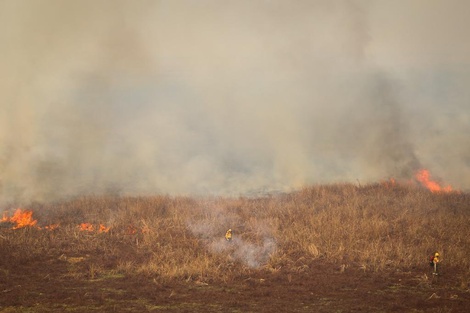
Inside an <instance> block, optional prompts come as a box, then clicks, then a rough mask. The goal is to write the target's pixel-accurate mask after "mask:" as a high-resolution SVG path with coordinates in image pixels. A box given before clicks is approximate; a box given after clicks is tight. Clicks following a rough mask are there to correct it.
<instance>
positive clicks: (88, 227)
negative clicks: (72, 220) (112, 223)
mask: <svg viewBox="0 0 470 313" xmlns="http://www.w3.org/2000/svg"><path fill="white" fill-rule="evenodd" d="M78 228H79V229H80V230H81V231H88V232H92V231H95V230H96V231H97V232H98V233H107V232H108V231H109V229H110V228H111V227H106V226H105V225H103V224H100V226H99V227H96V228H95V227H94V226H93V224H91V223H81V224H80V225H78Z"/></svg>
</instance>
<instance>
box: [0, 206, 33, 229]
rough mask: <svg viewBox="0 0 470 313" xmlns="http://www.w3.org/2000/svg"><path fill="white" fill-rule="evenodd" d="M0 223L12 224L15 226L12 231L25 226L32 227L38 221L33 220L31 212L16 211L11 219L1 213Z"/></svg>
mask: <svg viewBox="0 0 470 313" xmlns="http://www.w3.org/2000/svg"><path fill="white" fill-rule="evenodd" d="M0 222H10V223H13V224H15V225H14V226H13V229H18V228H23V227H26V226H34V225H36V223H37V222H38V221H36V220H35V219H33V211H23V210H21V209H17V210H16V211H15V213H14V214H13V216H12V217H8V216H7V214H6V213H3V217H2V219H1V220H0Z"/></svg>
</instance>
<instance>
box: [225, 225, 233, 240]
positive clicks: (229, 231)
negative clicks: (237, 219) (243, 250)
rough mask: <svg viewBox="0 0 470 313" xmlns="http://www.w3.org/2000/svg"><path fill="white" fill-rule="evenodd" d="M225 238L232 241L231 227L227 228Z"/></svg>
mask: <svg viewBox="0 0 470 313" xmlns="http://www.w3.org/2000/svg"><path fill="white" fill-rule="evenodd" d="M225 240H227V241H232V229H231V228H230V229H229V230H227V232H226V233H225Z"/></svg>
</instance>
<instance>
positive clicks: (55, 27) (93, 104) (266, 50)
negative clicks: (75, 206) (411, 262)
mask: <svg viewBox="0 0 470 313" xmlns="http://www.w3.org/2000/svg"><path fill="white" fill-rule="evenodd" d="M444 3H445V4H444ZM420 4H423V5H420ZM468 6H469V4H467V3H466V2H465V1H445V2H439V1H427V2H426V4H425V5H424V2H422V1H412V2H409V1H394V2H393V3H388V2H387V1H359V0H358V1H214V0H202V1H189V0H186V1H183V0H182V1H143V0H142V1H132V2H131V1H113V2H112V3H111V2H109V1H58V0H47V1H22V2H19V1H8V0H6V1H2V2H1V3H0V26H1V27H0V42H1V45H2V58H1V61H0V67H1V68H0V73H1V74H0V75H1V76H0V77H1V78H0V112H1V120H0V125H1V126H0V127H1V128H0V184H1V187H0V188H1V189H0V192H1V199H2V201H31V200H39V201H47V200H52V199H57V198H61V197H66V196H73V195H80V194H90V193H94V194H100V193H107V192H119V193H127V194H154V193H170V194H243V193H246V192H250V191H253V190H279V189H289V188H295V187H298V186H302V185H305V184H311V183H328V182H336V181H342V182H344V181H357V180H359V181H360V182H364V183H365V182H370V181H377V180H380V179H384V178H388V177H398V178H400V177H402V178H408V177H409V176H410V174H411V173H412V172H413V171H415V170H416V169H417V168H419V167H421V166H424V167H427V168H429V169H430V170H431V171H432V172H433V173H434V175H436V176H437V177H440V178H441V179H443V180H445V181H446V183H449V184H452V185H453V186H454V187H455V188H457V189H468V188H469V187H470V181H469V177H470V175H468V174H469V173H470V161H469V160H470V150H469V146H468V142H467V141H468V134H469V131H470V126H469V125H470V123H469V121H470V120H469V119H470V115H469V110H468V99H469V94H468V90H469V89H468V88H467V87H468V82H469V77H470V74H469V62H468V61H469V60H468V55H470V54H469V53H467V52H468V50H469V49H468V43H467V40H465V38H466V34H465V29H467V28H468V27H466V26H468V22H467V21H469V20H470V19H468V16H466V15H468V14H469V13H468V12H470V10H465V9H464V8H463V7H466V8H468ZM403 12H406V14H404V13H403ZM436 21H438V22H436Z"/></svg>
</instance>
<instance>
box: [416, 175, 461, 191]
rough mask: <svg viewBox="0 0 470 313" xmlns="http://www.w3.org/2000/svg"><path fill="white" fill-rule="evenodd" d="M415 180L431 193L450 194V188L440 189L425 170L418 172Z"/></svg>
mask: <svg viewBox="0 0 470 313" xmlns="http://www.w3.org/2000/svg"><path fill="white" fill-rule="evenodd" d="M415 177H416V180H417V181H418V182H420V183H421V185H423V186H424V187H426V188H427V189H428V190H430V191H431V192H451V191H452V187H451V186H446V187H442V186H441V185H440V184H439V183H438V182H436V181H434V180H432V179H431V175H430V174H429V171H428V170H426V169H422V170H419V171H418V172H417V173H416V175H415Z"/></svg>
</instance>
